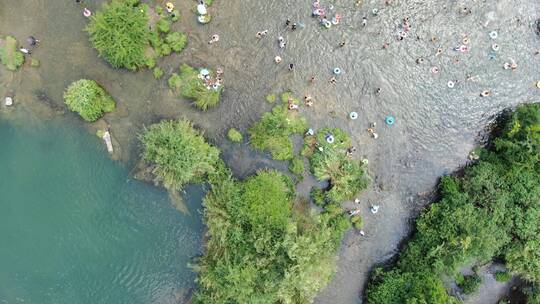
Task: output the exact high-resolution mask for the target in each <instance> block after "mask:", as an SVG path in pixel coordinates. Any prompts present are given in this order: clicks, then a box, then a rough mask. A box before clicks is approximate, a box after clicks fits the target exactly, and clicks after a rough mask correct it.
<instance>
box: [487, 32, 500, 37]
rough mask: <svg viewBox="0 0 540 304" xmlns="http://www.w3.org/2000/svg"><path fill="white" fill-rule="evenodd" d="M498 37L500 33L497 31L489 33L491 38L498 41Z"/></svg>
mask: <svg viewBox="0 0 540 304" xmlns="http://www.w3.org/2000/svg"><path fill="white" fill-rule="evenodd" d="M497 37H499V33H497V31H492V32H490V33H489V38H491V39H497Z"/></svg>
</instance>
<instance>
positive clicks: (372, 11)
mask: <svg viewBox="0 0 540 304" xmlns="http://www.w3.org/2000/svg"><path fill="white" fill-rule="evenodd" d="M371 14H373V16H377V15H379V9H378V8H374V9H372V10H371Z"/></svg>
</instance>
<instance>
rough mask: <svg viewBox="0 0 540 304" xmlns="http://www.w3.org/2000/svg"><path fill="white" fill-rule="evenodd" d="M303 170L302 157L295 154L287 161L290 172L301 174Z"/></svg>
mask: <svg viewBox="0 0 540 304" xmlns="http://www.w3.org/2000/svg"><path fill="white" fill-rule="evenodd" d="M304 170H305V168H304V159H303V158H302V157H299V156H296V157H294V158H293V159H291V160H290V161H289V171H291V173H292V174H296V175H302V174H303V173H304Z"/></svg>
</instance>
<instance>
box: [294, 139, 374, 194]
mask: <svg viewBox="0 0 540 304" xmlns="http://www.w3.org/2000/svg"><path fill="white" fill-rule="evenodd" d="M330 136H331V137H333V138H334V141H333V142H329V141H328V140H327V139H328V138H329V137H330ZM304 142H305V148H304V152H303V153H304V155H307V156H308V157H309V163H310V167H311V172H312V173H313V175H314V176H315V177H316V178H317V179H318V180H328V181H329V182H330V190H328V191H327V193H326V198H327V199H328V200H329V201H333V202H341V201H343V200H347V199H352V198H354V197H355V196H356V194H358V192H360V191H362V190H364V189H365V188H367V186H368V185H369V180H368V178H367V176H366V175H365V173H364V169H363V167H362V165H361V164H360V162H358V161H355V160H353V159H352V158H350V157H349V156H348V155H347V153H346V152H347V149H348V148H349V147H350V146H351V144H350V139H349V136H348V135H347V134H346V133H345V132H343V131H342V130H341V129H322V130H320V131H319V132H317V134H315V135H314V136H306V137H305V140H304Z"/></svg>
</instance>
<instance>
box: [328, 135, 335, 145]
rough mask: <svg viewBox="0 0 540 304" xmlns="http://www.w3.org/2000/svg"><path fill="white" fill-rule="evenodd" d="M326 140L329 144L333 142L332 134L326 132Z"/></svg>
mask: <svg viewBox="0 0 540 304" xmlns="http://www.w3.org/2000/svg"><path fill="white" fill-rule="evenodd" d="M326 142H327V143H329V144H333V143H334V136H333V135H332V134H326Z"/></svg>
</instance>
